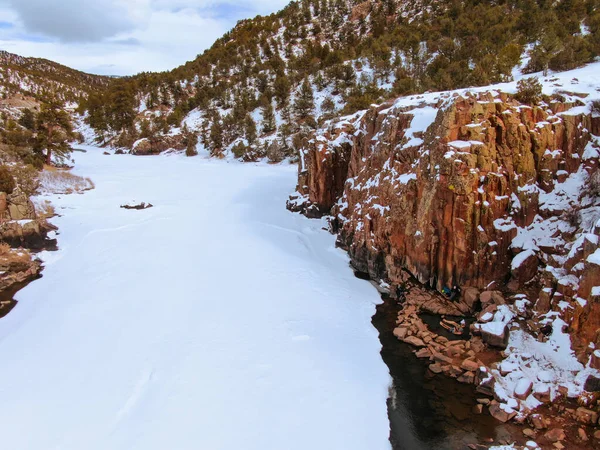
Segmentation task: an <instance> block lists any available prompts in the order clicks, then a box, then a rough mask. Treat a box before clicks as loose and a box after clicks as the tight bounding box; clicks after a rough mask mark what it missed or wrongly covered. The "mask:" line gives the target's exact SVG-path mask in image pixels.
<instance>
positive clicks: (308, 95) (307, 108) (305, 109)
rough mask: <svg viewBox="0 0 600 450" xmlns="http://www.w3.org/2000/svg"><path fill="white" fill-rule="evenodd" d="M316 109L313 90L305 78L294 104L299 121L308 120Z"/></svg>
mask: <svg viewBox="0 0 600 450" xmlns="http://www.w3.org/2000/svg"><path fill="white" fill-rule="evenodd" d="M314 109H315V101H314V96H313V90H312V87H311V85H310V83H309V82H308V79H306V78H305V79H304V82H303V83H302V86H301V87H300V92H298V95H297V96H296V101H295V102H294V112H295V113H296V116H297V117H298V118H299V119H306V118H307V117H309V116H310V115H311V114H312V113H313V111H314Z"/></svg>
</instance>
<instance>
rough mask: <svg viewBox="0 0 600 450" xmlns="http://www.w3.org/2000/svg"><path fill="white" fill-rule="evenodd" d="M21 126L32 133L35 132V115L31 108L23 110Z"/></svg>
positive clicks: (20, 120)
mask: <svg viewBox="0 0 600 450" xmlns="http://www.w3.org/2000/svg"><path fill="white" fill-rule="evenodd" d="M19 125H21V126H22V127H25V128H26V129H27V130H30V131H33V130H35V115H34V114H33V111H32V110H30V109H29V108H25V109H24V110H23V114H22V115H21V118H20V119H19Z"/></svg>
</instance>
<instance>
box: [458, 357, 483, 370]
mask: <svg viewBox="0 0 600 450" xmlns="http://www.w3.org/2000/svg"><path fill="white" fill-rule="evenodd" d="M460 368H461V369H464V370H467V371H471V372H475V371H477V369H479V364H478V363H477V362H476V361H473V360H472V359H465V360H464V361H463V362H462V363H461V365H460Z"/></svg>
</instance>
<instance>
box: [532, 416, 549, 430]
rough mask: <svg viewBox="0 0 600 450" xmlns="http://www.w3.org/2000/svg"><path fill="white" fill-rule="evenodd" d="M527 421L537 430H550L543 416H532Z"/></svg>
mask: <svg viewBox="0 0 600 450" xmlns="http://www.w3.org/2000/svg"><path fill="white" fill-rule="evenodd" d="M527 421H528V422H529V424H530V425H531V426H532V427H533V428H535V429H536V430H543V429H545V428H548V424H547V422H546V419H545V418H544V416H542V415H541V414H531V415H530V416H529V417H528V418H527Z"/></svg>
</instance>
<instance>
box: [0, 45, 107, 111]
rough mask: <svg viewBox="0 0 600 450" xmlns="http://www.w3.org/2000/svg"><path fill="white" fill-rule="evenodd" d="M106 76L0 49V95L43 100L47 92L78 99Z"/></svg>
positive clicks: (96, 87)
mask: <svg viewBox="0 0 600 450" xmlns="http://www.w3.org/2000/svg"><path fill="white" fill-rule="evenodd" d="M110 80H111V79H110V78H109V77H104V76H100V75H90V74H87V73H84V72H80V71H78V70H75V69H71V68H69V67H66V66H63V65H61V64H58V63H55V62H53V61H48V60H47V59H42V58H25V57H23V56H19V55H14V54H12V53H9V52H6V51H1V50H0V95H2V98H3V99H7V98H11V97H14V96H16V95H22V96H30V97H34V98H35V99H37V100H38V101H44V100H45V99H47V98H48V97H49V96H53V97H58V98H59V99H60V100H62V101H63V102H65V103H66V102H78V101H80V99H81V98H84V97H87V95H89V93H90V92H94V91H96V90H101V89H103V88H105V87H107V86H108V84H109V83H110Z"/></svg>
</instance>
